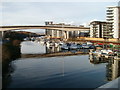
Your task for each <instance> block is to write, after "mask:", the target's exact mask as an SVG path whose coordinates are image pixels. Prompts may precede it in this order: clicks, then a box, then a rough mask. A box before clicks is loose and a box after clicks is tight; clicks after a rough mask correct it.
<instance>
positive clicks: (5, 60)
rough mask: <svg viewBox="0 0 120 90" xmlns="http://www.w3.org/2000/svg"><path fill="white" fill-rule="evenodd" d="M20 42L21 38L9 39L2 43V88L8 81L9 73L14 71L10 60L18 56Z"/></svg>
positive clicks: (19, 54)
mask: <svg viewBox="0 0 120 90" xmlns="http://www.w3.org/2000/svg"><path fill="white" fill-rule="evenodd" d="M20 43H21V40H11V41H9V42H7V43H4V44H3V45H2V78H3V79H2V80H3V88H5V87H6V86H5V85H6V82H7V83H8V82H9V81H10V74H11V73H12V72H13V71H14V68H13V67H12V66H11V61H13V60H15V59H17V58H20V56H21V53H20Z"/></svg>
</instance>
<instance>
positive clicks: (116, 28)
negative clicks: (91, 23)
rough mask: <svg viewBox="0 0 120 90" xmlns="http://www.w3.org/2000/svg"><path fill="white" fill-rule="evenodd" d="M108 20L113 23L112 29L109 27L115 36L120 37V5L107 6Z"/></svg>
mask: <svg viewBox="0 0 120 90" xmlns="http://www.w3.org/2000/svg"><path fill="white" fill-rule="evenodd" d="M106 14H107V16H106V20H107V22H109V23H111V29H109V31H110V33H111V35H113V38H120V6H116V7H107V11H106Z"/></svg>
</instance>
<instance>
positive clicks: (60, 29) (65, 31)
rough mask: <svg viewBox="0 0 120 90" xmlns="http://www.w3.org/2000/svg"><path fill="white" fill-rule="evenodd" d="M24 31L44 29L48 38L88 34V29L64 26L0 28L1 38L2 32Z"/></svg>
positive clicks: (64, 37) (65, 37)
mask: <svg viewBox="0 0 120 90" xmlns="http://www.w3.org/2000/svg"><path fill="white" fill-rule="evenodd" d="M22 29H23V30H24V29H45V30H46V31H45V32H46V36H48V37H50V38H63V39H68V38H73V37H78V36H79V34H80V33H81V32H89V31H90V28H89V27H77V26H66V25H61V26H59V25H44V26H0V31H1V32H2V36H3V35H4V33H3V32H4V31H11V30H22Z"/></svg>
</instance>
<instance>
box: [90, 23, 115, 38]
mask: <svg viewBox="0 0 120 90" xmlns="http://www.w3.org/2000/svg"><path fill="white" fill-rule="evenodd" d="M110 29H111V27H110V23H109V22H102V21H93V22H91V23H90V37H93V38H112V37H113V36H112V35H111V31H110Z"/></svg>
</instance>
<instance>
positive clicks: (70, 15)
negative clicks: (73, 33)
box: [0, 2, 117, 25]
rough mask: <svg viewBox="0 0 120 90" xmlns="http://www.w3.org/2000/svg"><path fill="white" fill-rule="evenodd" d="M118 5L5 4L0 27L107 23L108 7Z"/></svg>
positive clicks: (80, 3)
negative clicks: (61, 23) (53, 23)
mask: <svg viewBox="0 0 120 90" xmlns="http://www.w3.org/2000/svg"><path fill="white" fill-rule="evenodd" d="M116 5H117V3H116V2H3V3H2V6H0V7H1V8H2V11H0V12H2V22H0V25H44V22H45V21H53V22H55V23H59V22H66V23H71V24H75V25H80V24H85V23H89V22H90V21H92V20H103V21H105V19H106V7H107V6H116ZM0 19H1V18H0ZM0 21H1V20H0Z"/></svg>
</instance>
